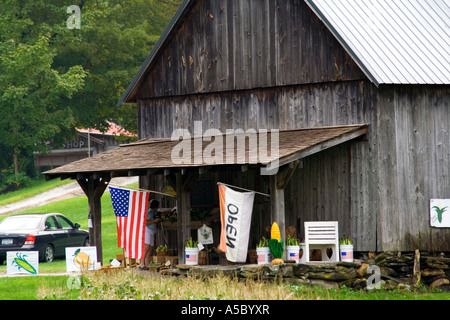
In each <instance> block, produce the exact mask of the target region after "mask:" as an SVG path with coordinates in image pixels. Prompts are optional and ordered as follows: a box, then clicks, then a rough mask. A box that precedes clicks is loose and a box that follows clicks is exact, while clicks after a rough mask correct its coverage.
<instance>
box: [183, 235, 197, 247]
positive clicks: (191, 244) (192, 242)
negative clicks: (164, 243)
mask: <svg viewBox="0 0 450 320" xmlns="http://www.w3.org/2000/svg"><path fill="white" fill-rule="evenodd" d="M197 246H198V242H197V241H195V240H192V237H191V238H190V239H189V240H188V241H186V243H185V247H186V248H197Z"/></svg>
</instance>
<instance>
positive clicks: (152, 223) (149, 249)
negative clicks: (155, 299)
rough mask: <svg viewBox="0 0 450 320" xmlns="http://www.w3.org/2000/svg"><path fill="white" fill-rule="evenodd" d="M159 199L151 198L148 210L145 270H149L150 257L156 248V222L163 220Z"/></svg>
mask: <svg viewBox="0 0 450 320" xmlns="http://www.w3.org/2000/svg"><path fill="white" fill-rule="evenodd" d="M158 208H159V201H158V200H151V201H150V202H149V209H148V210H147V219H146V222H145V249H144V266H143V267H141V269H143V270H148V269H149V266H150V259H151V258H152V256H153V250H154V248H155V235H156V224H157V223H158V222H160V221H161V215H160V213H159V212H158Z"/></svg>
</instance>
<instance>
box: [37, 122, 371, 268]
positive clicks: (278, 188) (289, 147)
mask: <svg viewBox="0 0 450 320" xmlns="http://www.w3.org/2000/svg"><path fill="white" fill-rule="evenodd" d="M368 130H369V127H368V125H367V124H360V125H349V126H333V127H318V128H317V127H316V128H308V129H297V130H286V131H278V130H275V131H273V130H271V131H268V130H260V131H259V132H250V131H247V132H245V133H239V132H238V133H233V134H227V135H222V134H219V135H214V136H195V137H186V136H184V137H183V138H182V139H181V140H182V141H181V142H180V141H179V140H178V139H176V140H175V141H173V140H172V139H152V140H141V141H139V142H136V143H133V144H128V145H122V146H120V147H118V148H115V149H113V150H110V151H106V152H103V153H100V154H97V155H95V156H93V157H90V158H86V159H82V160H79V161H76V162H73V163H70V164H67V165H64V166H62V167H59V168H56V169H53V170H49V171H46V172H44V175H45V176H46V178H47V179H48V180H50V179H54V178H58V177H59V178H61V179H75V180H77V181H78V183H79V185H80V186H81V188H82V189H83V191H84V192H85V194H86V196H87V197H88V203H89V218H90V220H91V222H92V224H91V226H90V229H89V233H90V241H91V243H90V244H91V245H94V246H96V247H97V258H98V259H99V261H102V257H103V256H102V245H101V243H102V242H101V241H102V240H101V216H102V214H101V201H100V198H101V196H102V194H103V193H104V191H105V189H106V187H107V186H108V184H109V182H110V180H111V179H112V178H114V177H119V176H149V175H153V174H164V176H165V177H166V178H167V179H168V181H169V183H170V184H171V185H172V186H173V187H174V189H175V191H176V194H177V211H178V214H177V217H178V221H179V224H178V225H179V227H178V230H177V239H178V252H179V254H178V260H179V261H180V263H183V262H184V243H185V241H186V240H188V239H189V236H190V233H191V232H190V231H191V230H190V219H191V218H190V206H191V204H190V192H191V188H192V186H193V185H194V182H195V181H196V179H197V177H198V176H199V175H201V174H202V172H205V171H208V170H221V171H224V170H236V169H240V170H242V171H246V170H251V169H254V168H256V169H259V170H261V171H260V172H261V174H262V175H268V176H269V179H268V184H269V189H270V205H271V220H272V221H276V222H277V223H278V225H279V227H280V232H281V238H282V239H285V203H284V189H285V187H286V185H287V184H288V182H289V180H290V178H291V177H292V175H293V173H294V171H295V170H296V168H297V167H298V164H299V160H301V159H302V158H305V157H307V156H310V155H312V154H315V153H318V152H321V151H323V150H325V149H328V148H331V147H333V146H337V145H339V144H341V143H345V142H348V141H350V140H353V139H356V138H358V137H361V136H363V135H365V134H367V133H368ZM246 139H248V143H247V140H246ZM252 139H253V140H254V141H255V140H256V141H257V144H256V149H257V152H255V147H254V145H253V147H252V143H251V140H252ZM230 141H231V142H233V143H232V144H231V143H230ZM235 141H236V143H234V142H235ZM238 141H241V142H240V143H245V145H242V144H240V143H239V142H238ZM227 142H228V144H227ZM212 144H214V148H211V145H212ZM264 144H265V146H264ZM269 145H270V148H269ZM274 145H275V147H277V148H272V147H273V146H274ZM180 146H181V147H184V148H185V149H183V148H181V149H183V154H184V153H185V152H186V153H188V156H186V157H184V158H183V160H184V161H179V160H180V159H174V158H177V157H178V156H179V155H180V154H179V152H178V151H180ZM230 146H232V147H230ZM227 147H228V148H227ZM261 148H262V149H264V152H261ZM222 149H223V150H222ZM174 150H176V151H177V152H175V153H173V151H174ZM212 150H214V152H213V151H212ZM269 150H270V151H269ZM273 151H276V152H273ZM239 152H241V153H239Z"/></svg>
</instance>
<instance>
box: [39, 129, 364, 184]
mask: <svg viewBox="0 0 450 320" xmlns="http://www.w3.org/2000/svg"><path fill="white" fill-rule="evenodd" d="M368 130H369V128H368V125H367V124H358V125H347V126H330V127H315V128H306V129H295V130H283V131H279V132H275V131H273V130H267V131H259V132H255V133H249V132H248V131H247V132H244V133H234V134H232V135H231V136H230V135H225V134H222V135H215V136H212V137H214V138H213V139H214V141H213V142H212V139H211V136H208V137H206V136H195V137H189V138H183V139H180V140H175V141H174V140H172V139H169V138H166V139H147V140H141V141H138V142H136V143H132V144H127V145H122V146H120V147H119V148H115V149H113V150H109V151H106V152H103V153H101V154H98V155H95V156H93V157H90V158H86V159H82V160H79V161H75V162H73V163H69V164H67V165H64V166H61V167H59V168H55V169H52V170H49V171H46V172H44V175H45V176H46V178H47V179H48V180H50V179H54V178H61V179H68V178H70V179H80V178H81V177H88V176H93V175H95V176H97V177H109V178H113V177H118V176H139V175H147V174H155V173H158V172H159V173H162V172H164V170H166V169H184V170H186V169H189V168H197V169H198V170H200V171H201V170H206V169H208V167H220V169H223V168H224V167H227V166H254V167H260V168H268V167H273V166H275V165H276V164H277V165H278V166H279V167H282V166H284V165H287V164H289V163H292V162H294V161H296V160H300V159H302V158H305V157H307V156H310V155H312V154H315V153H318V152H321V151H323V150H325V149H328V148H331V147H333V146H336V145H339V144H341V143H344V142H347V141H350V140H353V139H355V138H358V137H360V136H363V135H365V134H367V133H368ZM252 134H254V135H255V137H256V139H257V141H258V147H259V150H253V149H252V146H251V143H250V142H246V143H245V153H243V154H242V155H245V156H242V157H240V156H239V152H240V151H241V150H239V147H240V146H239V145H238V143H234V147H233V149H232V150H231V152H230V149H228V148H227V146H226V140H227V138H230V137H231V138H233V139H235V140H238V139H241V138H244V139H245V138H246V137H247V138H249V136H250V135H252ZM263 134H264V135H265V137H264V139H263V136H262V135H263ZM275 135H278V139H277V140H278V148H277V149H278V150H277V152H276V153H274V152H271V151H273V148H272V150H271V147H273V144H274V143H275V142H276V141H275V138H276V136H275ZM218 138H223V140H222V142H223V154H222V155H221V156H220V157H218V156H216V155H217V148H216V150H215V153H216V154H213V155H211V154H209V153H205V152H204V151H205V148H207V147H208V146H211V144H212V143H215V142H217V139H218ZM186 139H187V140H186ZM189 139H190V143H189V141H188V140H189ZM183 141H184V143H188V144H187V145H190V146H191V149H190V151H192V152H191V155H190V158H189V159H187V158H184V160H185V161H180V159H176V160H177V161H174V159H173V150H174V148H177V147H178V148H180V147H181V143H183ZM241 141H242V140H241ZM262 141H266V142H267V146H266V148H267V152H265V153H264V152H263V153H264V155H263V156H262V155H261V142H262ZM196 146H198V148H197V147H196ZM216 146H220V143H219V144H217V145H216ZM184 151H186V149H185V150H184ZM255 151H258V152H255ZM213 153H214V152H213ZM230 154H231V155H230ZM197 156H198V157H197ZM196 157H197V158H196Z"/></svg>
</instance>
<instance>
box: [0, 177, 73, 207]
mask: <svg viewBox="0 0 450 320" xmlns="http://www.w3.org/2000/svg"><path fill="white" fill-rule="evenodd" d="M70 182H73V181H71V180H60V179H54V180H50V181H46V180H45V178H40V179H36V180H32V181H31V182H30V183H29V185H28V186H27V187H26V188H23V189H19V190H17V191H13V192H8V193H6V194H2V195H0V207H1V206H5V205H7V204H10V203H14V202H17V201H21V200H24V199H26V198H29V197H32V196H35V195H37V194H40V193H42V192H45V191H48V190H51V189H53V188H56V187H59V186H63V185H66V184H69V183H70Z"/></svg>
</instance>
